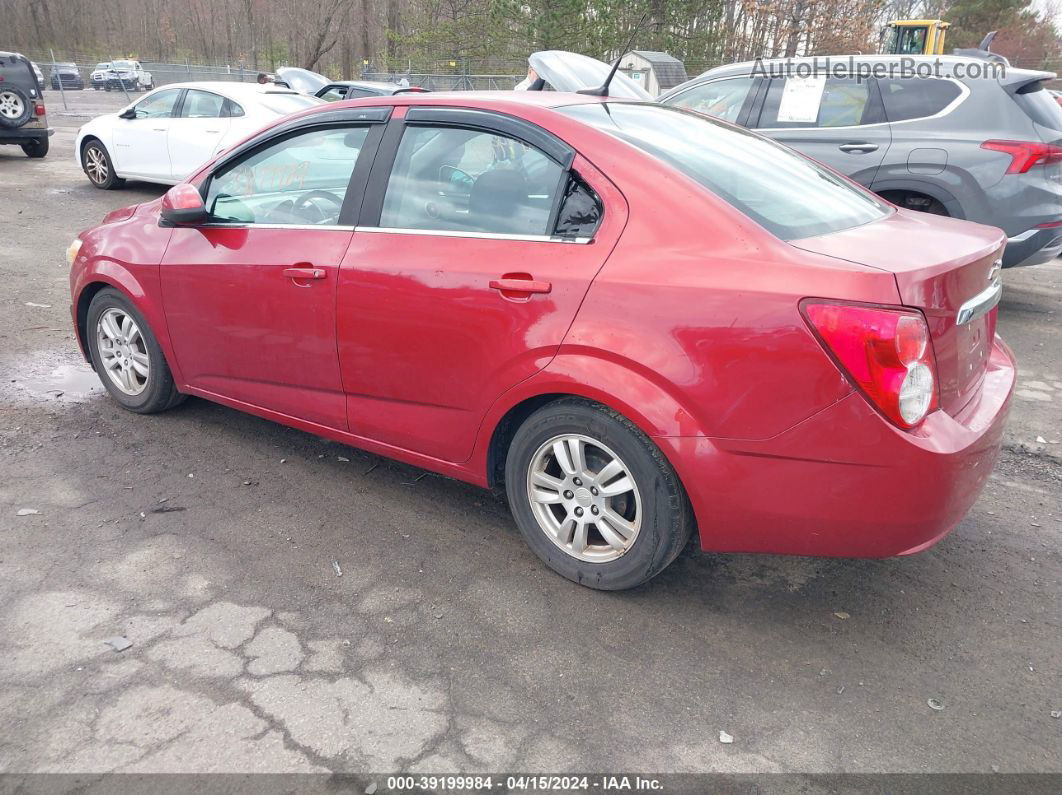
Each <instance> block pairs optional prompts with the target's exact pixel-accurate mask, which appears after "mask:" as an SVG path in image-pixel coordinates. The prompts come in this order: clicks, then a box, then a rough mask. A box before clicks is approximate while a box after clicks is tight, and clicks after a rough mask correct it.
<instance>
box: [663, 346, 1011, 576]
mask: <svg viewBox="0 0 1062 795" xmlns="http://www.w3.org/2000/svg"><path fill="white" fill-rule="evenodd" d="M1014 382H1015V366H1014V360H1013V357H1012V355H1011V353H1010V351H1009V350H1008V349H1007V347H1006V346H1005V345H1004V344H1002V343H1001V342H1000V341H999V340H997V342H996V344H995V346H994V347H993V350H992V354H991V357H990V360H989V369H988V372H987V374H986V376H985V381H984V385H983V387H982V390H981V394H980V396H979V397H977V398H975V399H974V400H973V401H972V402H971V403H970V404H969V405H967V406H966V408H964V409H963V411H962V412H961V413H960V414H959V415H958V416H957V417H951V416H949V415H948V414H946V413H944V412H943V411H936V412H934V413H933V414H931V415H930V416H929V417H928V418H927V419H926V421H925V422H924V423H923V424H922V425H921V426H920V427H919V428H918V430H917V431H916V432H915V433H906V432H903V431H901V430H899V429H898V428H895V427H894V426H892V425H891V424H889V423H888V422H887V421H885V420H884V419H882V417H881V416H880V415H878V414H877V413H876V412H875V411H874V410H873V409H872V408H871V407H870V405H869V404H868V403H867V401H866V400H865V399H864V398H863V397H862V396H861V395H859V394H855V393H853V394H851V395H849V396H848V397H845V398H843V399H841V400H840V401H838V402H837V403H835V404H833V405H832V406H830V407H829V408H827V409H825V410H823V411H821V412H820V413H818V414H816V415H815V416H813V417H811V418H809V419H808V420H805V421H804V422H802V423H800V424H799V425H797V426H796V427H794V428H792V429H790V430H789V431H787V432H785V433H783V434H780V435H779V436H776V437H774V438H773V439H769V440H766V441H761V442H745V441H736V440H720V439H709V438H705V437H664V438H657V439H655V441H656V442H657V443H658V444H660V445H661V447H662V448H663V449H664V451H665V453H666V454H667V455H668V457H669V459H670V460H671V461H672V462H673V463H674V465H675V467H676V469H677V470H678V472H679V475H680V477H681V478H682V480H683V483H684V485H685V486H686V489H687V492H688V494H689V497H690V501H691V503H692V504H693V508H694V513H695V514H696V516H697V522H698V526H699V529H700V539H701V547H702V548H703V549H705V550H709V551H718V552H769V553H777V554H791V555H817V556H828V557H873V558H876V557H889V556H892V555H905V554H911V553H914V552H918V551H921V550H922V549H925V548H926V547H929V546H931V545H932V544H934V543H935V542H936V541H938V540H940V539H941V538H942V537H943V536H944V535H946V534H947V533H948V532H949V531H950V530H951V529H952V528H954V527H955V525H957V524H958V523H959V521H960V520H961V519H962V518H963V516H965V514H966V512H967V511H968V510H969V509H970V507H971V506H972V505H973V503H974V502H975V500H976V499H977V497H978V495H979V494H980V492H981V489H982V488H983V486H984V484H985V481H986V480H987V479H988V476H989V474H990V473H991V471H992V467H993V465H994V463H995V460H996V457H997V455H998V453H999V446H1000V443H1001V441H1002V437H1003V426H1004V423H1005V420H1006V416H1007V412H1008V410H1009V407H1010V400H1011V393H1012V391H1013V388H1014Z"/></svg>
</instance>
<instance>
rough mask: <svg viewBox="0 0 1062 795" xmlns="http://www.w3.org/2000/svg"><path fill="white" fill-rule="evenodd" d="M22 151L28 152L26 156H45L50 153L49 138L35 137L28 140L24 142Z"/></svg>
mask: <svg viewBox="0 0 1062 795" xmlns="http://www.w3.org/2000/svg"><path fill="white" fill-rule="evenodd" d="M22 151H23V152H25V153H26V157H44V156H45V155H47V154H48V139H47V138H35V139H33V140H32V141H27V142H26V143H24V144H22Z"/></svg>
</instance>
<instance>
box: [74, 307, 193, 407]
mask: <svg viewBox="0 0 1062 795" xmlns="http://www.w3.org/2000/svg"><path fill="white" fill-rule="evenodd" d="M109 309H117V310H119V311H121V312H124V313H125V314H127V315H129V316H130V317H131V318H132V319H133V321H134V322H135V323H136V325H137V327H138V328H139V330H140V339H141V340H142V343H143V345H142V348H143V350H144V352H146V353H147V355H148V375H147V379H146V383H145V384H144V386H143V391H142V392H141V393H140V394H138V395H129V394H126V393H125V392H123V391H122V390H121V389H120V388H119V387H118V385H117V384H115V383H114V382H113V380H112V379H111V378H110V376H109V375H108V374H107V373H106V372H105V369H104V363H103V357H102V355H101V354H100V349H99V340H98V338H97V337H98V334H97V328H98V324H99V320H100V316H102V315H103V314H104V313H105V312H107V310H109ZM85 342H86V344H87V345H88V350H89V357H90V358H91V359H92V367H93V368H94V369H95V370H96V374H97V375H98V376H99V378H100V381H101V382H102V383H103V386H104V387H105V388H106V389H107V391H108V392H110V393H111V397H112V398H114V399H115V401H116V402H117V403H118V404H119V405H120V406H121V407H122V408H124V409H128V410H129V411H132V412H135V413H137V414H155V413H157V412H159V411H165V410H166V409H170V408H173V407H174V406H176V405H177V404H178V403H180V402H182V401H183V400H184V398H185V395H182V394H181V393H180V392H178V391H177V386H176V385H175V384H174V382H173V375H172V373H170V368H169V365H168V364H167V363H166V358H165V357H164V356H163V354H162V348H160V347H159V343H158V340H156V339H155V334H154V332H152V330H151V327H150V326H149V325H148V324H147V321H146V320H144V316H143V315H141V314H140V312H139V311H138V310H137V308H136V307H135V306H134V305H133V303H132V302H131V301H130V300H129V299H128V298H126V297H125V295H123V294H122V293H120V292H119V291H118V290H115V289H113V288H110V287H106V288H104V289H102V290H100V291H99V292H98V293H96V295H94V296H93V297H92V303H90V304H89V308H88V316H87V319H86V323H85Z"/></svg>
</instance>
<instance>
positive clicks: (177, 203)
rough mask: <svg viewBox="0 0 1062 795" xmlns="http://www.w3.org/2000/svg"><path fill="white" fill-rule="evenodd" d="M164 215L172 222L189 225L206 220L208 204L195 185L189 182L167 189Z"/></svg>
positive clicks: (164, 200) (164, 217)
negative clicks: (204, 201)
mask: <svg viewBox="0 0 1062 795" xmlns="http://www.w3.org/2000/svg"><path fill="white" fill-rule="evenodd" d="M162 217H163V219H165V220H166V221H169V222H170V223H171V224H176V225H178V226H189V225H192V224H198V223H201V222H203V221H205V220H206V217H207V212H206V205H204V204H203V197H202V196H200V195H199V190H198V189H197V188H196V187H195V185H189V184H188V183H187V182H184V183H181V184H180V185H176V186H174V187H172V188H170V189H169V190H168V191H166V194H165V195H164V196H163V197H162Z"/></svg>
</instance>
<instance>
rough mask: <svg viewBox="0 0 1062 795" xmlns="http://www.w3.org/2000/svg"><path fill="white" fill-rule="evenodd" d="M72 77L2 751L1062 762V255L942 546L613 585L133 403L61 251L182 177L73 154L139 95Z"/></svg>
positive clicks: (36, 251) (42, 234)
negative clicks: (94, 175) (568, 576)
mask: <svg viewBox="0 0 1062 795" xmlns="http://www.w3.org/2000/svg"><path fill="white" fill-rule="evenodd" d="M47 100H48V103H49V110H50V111H51V121H52V124H53V126H55V127H56V134H55V136H54V138H53V139H52V152H51V154H50V155H49V157H48V158H47V159H45V160H29V159H27V158H25V157H24V156H23V155H22V152H21V150H19V149H18V148H15V147H0V250H2V252H3V256H2V257H0V279H2V281H3V283H4V284H6V285H7V286H6V287H5V288H3V291H2V296H3V312H2V314H0V771H3V772H29V771H66V772H103V771H112V770H117V771H240V772H248V771H286V772H292V771H310V770H327V771H374V772H393V771H399V770H402V771H433V772H445V771H463V772H470V771H500V770H524V771H569V770H582V771H601V772H606V771H615V770H624V771H652V772H656V773H665V772H682V771H690V772H702V771H724V772H726V771H731V772H735V771H741V772H772V771H785V772H877V771H893V772H899V771H916V772H923V771H963V772H990V771H1002V772H1013V771H1054V772H1062V719H1059V717H1058V714H1059V713H1058V711H1059V710H1062V677H1060V672H1062V627H1060V615H1062V614H1060V610H1059V605H1062V556H1060V554H1059V546H1060V540H1062V443H1060V442H1062V353H1060V351H1062V334H1060V328H1062V327H1060V318H1062V261H1055V262H1053V263H1051V264H1048V265H1044V266H1040V267H1036V268H1029V269H1019V270H1014V271H1008V272H1006V273H1005V277H1004V278H1005V282H1006V293H1005V298H1004V300H1003V304H1002V308H1001V315H1000V330H1001V334H1002V335H1003V337H1004V338H1005V339H1006V340H1007V341H1008V342H1009V343H1010V344H1011V346H1013V348H1014V350H1015V351H1016V353H1017V355H1018V357H1019V360H1020V364H1021V383H1020V385H1019V391H1018V393H1017V397H1016V400H1015V402H1014V408H1013V411H1012V414H1011V422H1010V426H1009V432H1008V435H1007V441H1006V449H1005V451H1004V453H1003V455H1002V458H1001V460H1000V462H999V464H998V466H997V468H996V471H995V474H994V475H993V476H992V478H991V480H990V482H989V484H988V486H987V488H986V490H985V493H984V495H983V496H982V497H981V499H980V501H979V502H978V503H977V504H976V505H975V506H974V508H973V510H972V511H971V512H970V514H969V516H968V517H967V518H966V520H965V521H963V522H962V524H961V526H960V527H959V528H958V529H957V531H956V532H954V533H953V534H952V535H951V536H949V537H948V538H946V539H945V540H944V541H943V542H942V543H940V544H939V545H938V546H936V547H935V548H933V549H931V550H929V551H927V552H925V553H923V554H920V555H917V556H914V557H909V558H902V559H892V560H880V561H859V560H821V559H809V558H796V557H793V558H786V557H769V556H748V555H726V556H723V555H707V554H702V553H700V552H699V551H697V550H696V549H694V548H693V547H691V548H689V549H687V550H686V552H685V553H684V554H683V555H682V556H681V557H680V559H679V560H678V561H677V562H676V563H675V565H673V566H672V567H671V568H670V569H668V570H667V571H666V572H665V573H664V574H663V575H661V576H660V577H658V578H656V579H655V580H654V581H652V582H651V583H650V584H649V585H647V586H645V587H642V588H640V589H638V590H635V591H631V592H626V593H598V592H594V591H591V590H588V589H585V588H580V587H577V586H575V585H572V584H570V583H569V582H567V581H565V580H563V579H561V578H559V577H557V576H556V575H554V574H552V573H550V572H549V571H548V570H547V569H546V568H545V567H544V566H542V565H541V564H540V563H539V562H538V560H537V559H536V558H535V557H534V556H533V555H532V553H531V552H530V551H529V550H528V549H527V548H526V547H525V545H524V543H523V542H522V541H521V539H520V537H519V535H518V533H517V532H516V529H515V526H514V525H513V522H512V520H511V519H510V517H509V514H508V509H507V507H506V505H505V504H504V502H503V501H502V500H501V499H499V498H497V497H495V496H492V495H491V494H488V493H486V492H482V491H479V490H477V489H475V488H473V487H471V486H467V485H463V484H460V483H457V482H453V481H450V480H446V479H443V478H440V477H436V476H433V475H429V476H427V477H420V476H421V475H422V473H421V472H420V471H418V470H415V469H413V468H410V467H406V466H403V465H398V464H394V463H390V462H388V461H386V460H384V459H380V458H377V457H375V456H372V455H368V454H364V453H361V452H358V451H356V450H352V449H349V448H345V447H343V446H341V445H337V444H334V443H331V442H327V441H324V440H321V439H319V438H315V437H313V436H309V435H306V434H304V433H300V432H298V431H294V430H289V429H286V428H283V427H281V426H279V425H274V424H271V423H269V422H266V421H264V420H260V419H256V418H254V417H250V416H247V415H244V414H240V413H237V412H235V411H232V410H230V409H227V408H222V407H220V406H217V405H213V404H210V403H207V402H205V401H202V400H189V401H188V402H186V403H185V404H184V405H183V406H182V407H181V408H179V409H178V410H175V411H173V412H170V413H167V414H163V415H158V416H151V417H142V416H137V415H133V414H129V413H126V412H124V411H122V410H120V409H119V408H117V407H116V405H115V404H114V403H113V402H111V401H110V400H108V399H107V397H106V396H105V395H104V393H103V390H102V388H101V387H100V386H99V382H98V381H97V380H96V378H95V376H94V375H93V374H92V372H91V371H90V370H89V368H88V367H87V365H86V364H85V363H84V362H83V361H82V360H81V358H80V356H79V354H78V350H77V348H76V345H75V342H74V340H73V337H72V334H71V329H70V316H69V310H68V304H69V294H68V285H67V267H66V263H65V259H64V250H65V248H66V246H67V244H68V243H69V242H70V240H71V239H72V238H73V237H74V236H75V234H76V233H77V232H78V231H79V230H81V229H83V228H86V227H88V226H91V225H93V224H95V223H97V222H98V221H99V219H100V218H101V217H102V216H103V215H104V213H105V212H107V211H108V210H110V209H113V208H116V207H119V206H123V205H127V204H130V203H134V202H139V201H143V200H145V199H149V198H153V197H155V196H158V195H159V194H160V192H161V190H162V189H161V188H159V187H156V186H150V185H143V184H130V185H128V186H127V187H126V188H125V189H124V190H120V191H114V192H103V191H98V190H95V189H93V188H92V187H91V186H90V185H89V183H88V181H87V180H86V178H85V177H84V175H83V174H82V173H81V172H80V170H79V168H78V166H77V165H76V163H75V162H74V160H73V154H72V145H73V139H74V133H75V131H76V128H77V126H78V125H79V124H81V123H83V121H84V120H85V119H87V118H88V117H89V116H91V115H92V114H94V113H98V112H102V111H104V110H106V109H108V108H114V107H116V106H117V103H118V101H119V98H118V97H115V96H113V95H104V94H98V93H93V92H91V91H88V92H80V93H72V94H70V95H68V101H69V103H70V105H71V110H70V111H69V112H67V113H62V112H60V111H61V110H62V103H61V101H60V99H59V96H58V94H56V93H55V92H49V93H48V95H47ZM20 509H35V510H36V511H38V513H36V514H29V515H22V516H19V515H18V512H19V511H20ZM852 530H853V532H858V531H859V528H858V527H854V528H852ZM337 567H338V570H339V571H341V572H342V576H337ZM116 636H123V637H125V638H128V640H129V641H131V642H132V646H131V647H130V648H128V649H126V650H124V651H121V652H118V651H115V650H113V649H112V648H111V647H110V646H108V645H107V643H106V641H107V640H108V639H110V638H114V637H116ZM930 700H933V703H934V705H935V706H942V707H943V708H942V709H934V708H932V707H931V706H930V704H929V701H930ZM1053 712H1054V715H1052V713H1053ZM720 731H726V732H727V733H729V734H730V735H732V736H733V738H734V741H733V743H732V744H722V743H720V741H719V733H720Z"/></svg>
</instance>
